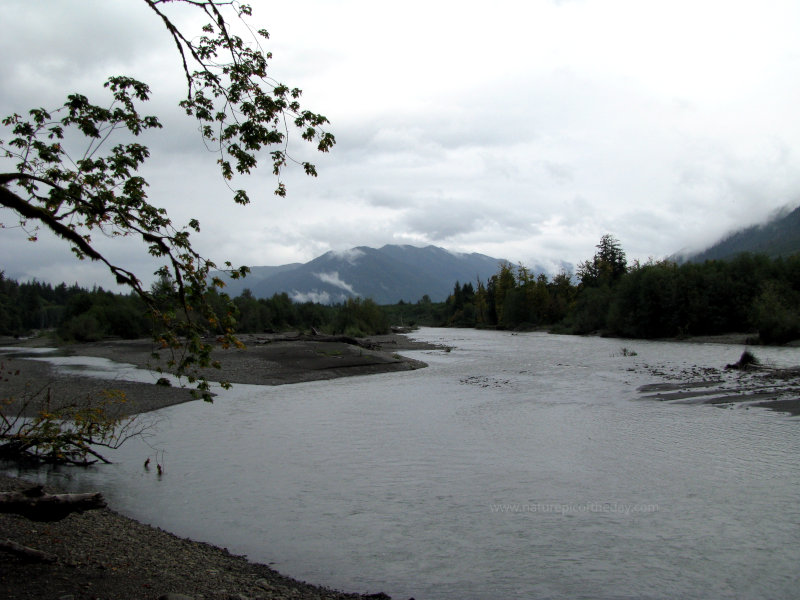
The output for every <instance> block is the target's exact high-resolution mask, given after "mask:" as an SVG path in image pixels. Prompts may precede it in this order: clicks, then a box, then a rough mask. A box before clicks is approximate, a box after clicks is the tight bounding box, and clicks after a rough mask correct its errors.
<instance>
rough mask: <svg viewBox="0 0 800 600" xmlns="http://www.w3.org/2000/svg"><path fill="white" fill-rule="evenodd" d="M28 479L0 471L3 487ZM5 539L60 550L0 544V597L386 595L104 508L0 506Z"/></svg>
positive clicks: (220, 599)
mask: <svg viewBox="0 0 800 600" xmlns="http://www.w3.org/2000/svg"><path fill="white" fill-rule="evenodd" d="M29 486H30V484H29V483H27V482H25V481H22V480H20V479H15V478H11V477H6V476H2V475H0V490H3V491H16V490H23V489H25V488H26V487H29ZM46 491H48V492H51V493H53V492H58V491H59V490H52V489H47V490H46ZM3 539H10V540H13V541H15V542H17V543H18V544H22V545H24V546H28V547H31V548H36V549H39V550H45V551H46V552H47V553H49V554H52V555H55V557H56V558H57V561H56V562H55V563H42V562H32V561H29V560H26V559H23V558H19V557H17V556H15V555H12V554H10V553H4V552H0V597H2V598H5V599H6V600H151V599H152V600H155V599H158V598H162V597H167V598H170V599H172V600H188V599H194V600H200V599H203V600H247V599H249V600H257V599H271V600H284V599H292V600H312V599H313V600H345V599H351V600H356V599H363V600H366V599H368V598H372V599H374V600H377V599H381V598H382V599H384V600H385V599H387V598H388V596H386V595H384V594H381V593H380V592H377V593H372V594H368V595H359V594H348V593H342V592H337V591H335V590H330V589H326V588H321V587H317V586H313V585H309V584H306V583H303V582H300V581H295V580H293V579H290V578H288V577H284V576H282V575H280V574H279V573H277V572H276V571H274V570H273V569H271V568H270V567H268V566H266V565H260V564H255V563H251V562H249V561H248V560H247V559H246V558H245V557H242V556H235V555H233V554H230V553H229V552H228V551H227V550H226V549H224V548H217V547H215V546H211V545H209V544H205V543H200V542H194V541H191V540H187V539H182V538H179V537H177V536H174V535H172V534H171V533H167V532H166V531H163V530H161V529H156V528H153V527H150V526H147V525H143V524H141V523H138V522H137V521H134V520H133V519H129V518H127V517H124V516H122V515H120V514H117V513H115V512H114V511H113V510H110V509H108V508H104V509H100V510H92V511H89V512H85V513H83V514H72V515H70V516H68V517H67V518H65V519H64V520H62V521H58V522H55V523H38V522H35V521H30V520H28V519H26V518H24V517H20V516H16V515H7V514H0V540H3ZM170 594H172V595H170Z"/></svg>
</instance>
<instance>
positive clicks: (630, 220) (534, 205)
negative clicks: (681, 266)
mask: <svg viewBox="0 0 800 600" xmlns="http://www.w3.org/2000/svg"><path fill="white" fill-rule="evenodd" d="M410 1H411V4H410V5H408V6H407V7H406V8H407V10H406V11H402V12H401V13H398V12H397V11H394V12H393V13H392V15H391V18H381V19H378V20H377V21H376V20H375V18H376V17H380V16H381V15H382V12H383V11H384V10H390V7H389V6H388V5H387V6H386V7H384V6H383V5H380V6H379V5H376V4H375V3H369V4H367V3H366V1H365V0H343V2H341V3H335V6H334V5H333V4H334V3H326V2H322V1H321V0H320V1H317V0H315V1H314V2H311V4H308V5H303V6H302V7H301V6H299V5H291V4H285V5H271V6H269V7H262V6H260V5H258V4H256V5H255V6H254V10H255V11H256V19H257V22H256V26H259V27H260V26H265V27H266V28H267V29H268V30H269V31H270V32H271V33H272V39H271V41H270V48H269V49H271V50H273V52H274V54H275V58H274V59H273V61H272V65H273V75H274V76H275V77H276V78H277V79H279V80H281V81H286V82H288V83H289V84H290V85H298V86H300V87H301V88H303V89H304V90H305V94H304V96H303V98H304V101H305V102H306V103H307V104H308V106H309V107H310V108H312V109H314V110H319V111H321V112H323V113H324V114H326V115H327V116H328V117H329V118H330V119H331V121H332V125H331V129H332V131H333V132H334V133H335V134H336V136H337V139H338V141H339V143H338V145H337V146H336V148H335V149H334V151H333V153H331V154H330V155H325V156H322V155H315V154H316V153H314V152H313V151H312V150H310V149H308V148H306V147H304V145H303V144H301V143H299V141H297V140H293V141H292V142H291V144H290V147H289V150H290V151H291V152H292V153H293V154H295V155H296V156H297V157H298V158H299V159H301V160H308V159H311V160H312V161H313V162H315V163H316V164H317V166H318V169H319V173H320V176H319V178H317V179H311V178H307V177H305V176H304V175H302V174H300V173H297V172H287V173H286V174H285V175H284V180H285V182H286V183H287V185H288V188H289V197H288V198H287V199H280V198H276V197H275V196H274V195H273V194H272V191H273V189H274V187H275V183H276V182H275V179H274V177H273V176H272V175H271V173H270V172H269V169H262V172H259V173H257V174H256V175H255V176H253V177H249V178H246V179H241V180H237V181H235V182H234V185H235V186H237V187H238V186H246V187H247V189H248V192H249V194H250V196H251V199H252V200H253V203H252V205H251V206H249V207H246V208H242V207H238V206H234V205H233V204H232V203H231V201H230V195H231V192H230V191H229V190H228V189H227V187H226V186H225V184H224V182H222V181H221V179H220V177H219V174H218V172H217V170H216V169H217V167H216V165H215V157H214V155H213V154H209V153H208V152H207V151H206V150H205V149H204V148H203V146H202V143H201V142H200V138H199V135H198V133H197V129H196V125H195V124H194V123H193V122H192V121H191V120H188V119H187V118H186V117H185V116H184V115H182V114H181V111H180V110H179V109H177V107H176V104H177V102H178V100H179V99H180V97H181V95H182V94H183V81H182V79H181V73H180V65H179V63H178V61H177V55H176V54H175V50H174V48H173V47H172V42H171V40H170V39H169V36H168V35H166V33H165V32H164V31H163V26H162V24H161V23H159V22H157V20H155V19H154V18H153V17H152V15H150V14H149V9H148V8H147V7H146V5H145V4H144V3H143V2H141V1H140V0H117V1H115V2H108V1H100V0H91V1H89V0H87V1H85V2H80V3H76V2H74V0H52V1H51V2H48V4H47V9H46V10H45V9H43V8H42V5H41V3H34V2H29V1H28V0H7V2H5V3H4V9H3V10H4V19H5V20H6V22H11V23H14V24H15V26H14V27H12V28H9V29H8V31H7V32H6V35H4V37H3V38H2V39H0V52H1V53H2V55H3V56H4V57H11V59H8V58H7V59H6V60H4V61H3V62H2V63H0V83H1V84H2V86H3V91H4V93H3V95H2V97H0V114H3V115H5V114H8V113H9V112H12V111H17V112H22V111H24V110H26V109H27V108H29V107H32V106H39V105H45V106H53V105H57V104H58V103H60V102H62V101H63V99H64V97H65V96H66V94H67V93H70V92H73V91H78V90H80V91H82V92H83V93H85V94H87V95H88V96H90V97H91V98H95V97H100V96H101V94H102V91H101V89H100V85H101V84H102V81H103V80H104V79H105V78H106V77H107V76H108V75H110V74H112V73H117V72H121V73H129V74H132V75H136V76H138V77H140V78H141V79H143V80H145V81H147V82H148V83H150V84H151V87H152V88H153V91H154V94H153V99H152V102H151V103H150V106H149V107H147V110H148V111H149V112H154V113H156V114H158V115H159V116H160V118H161V120H162V122H163V123H164V124H165V129H164V130H162V131H159V132H153V133H152V135H150V134H149V135H148V136H147V137H146V139H145V140H144V143H146V144H147V145H148V146H150V148H151V150H152V159H151V160H150V162H149V163H148V165H147V166H146V168H145V170H144V174H145V176H146V177H147V179H148V181H149V182H150V184H151V186H150V188H149V195H150V197H151V199H152V201H153V202H154V203H156V204H158V205H160V206H164V207H165V208H167V209H168V210H169V211H170V214H171V215H172V216H173V220H174V221H175V222H176V223H177V224H181V223H185V222H186V221H188V219H190V218H193V217H197V218H199V219H200V222H201V226H202V231H201V233H200V234H199V235H196V236H193V237H194V239H195V240H196V244H197V246H198V248H199V249H200V250H201V252H203V253H204V254H206V255H209V256H211V257H213V258H214V259H215V260H216V261H217V262H221V261H222V260H226V259H230V260H231V261H232V262H234V263H236V264H282V263H288V262H295V261H307V260H310V259H311V258H313V257H314V256H317V255H319V254H322V253H324V252H326V251H327V250H331V249H336V250H344V249H347V248H349V247H352V246H358V245H370V246H381V245H383V244H385V243H412V244H420V245H424V244H428V243H435V244H439V245H444V246H446V247H448V248H452V249H453V250H459V251H470V252H471V251H479V252H485V253H487V254H492V255H494V256H499V257H504V258H509V259H511V260H512V261H522V262H529V263H533V262H545V261H550V262H551V263H552V264H557V263H558V261H560V260H562V259H563V260H568V261H572V262H575V261H578V260H582V259H585V258H588V257H590V256H591V255H592V253H593V252H594V245H595V244H596V243H597V241H598V240H599V238H600V236H601V235H602V234H604V233H606V232H610V233H614V234H615V235H616V236H617V237H618V238H619V239H620V240H621V241H622V243H623V246H624V247H625V248H626V250H628V252H629V254H631V255H635V256H638V257H641V258H643V259H646V258H647V257H648V256H651V255H652V256H656V257H658V256H665V255H668V254H671V253H672V252H674V251H676V250H678V249H680V248H684V247H690V246H692V247H696V246H699V245H702V244H703V243H710V242H712V241H714V239H715V238H717V237H718V236H720V235H722V234H724V233H725V232H726V231H728V230H729V229H731V228H733V227H736V226H738V225H745V224H747V223H749V222H751V221H758V220H761V219H763V218H765V217H766V215H768V214H769V213H770V211H773V210H775V209H776V208H777V207H779V206H784V205H787V204H792V203H794V204H797V203H800V176H798V175H797V174H798V173H800V156H798V154H797V152H796V151H795V150H794V148H797V147H798V146H799V145H800V128H798V126H797V125H796V122H797V120H796V118H795V112H796V107H795V99H796V98H797V97H798V96H800V80H799V79H798V78H797V77H796V73H797V70H798V67H800V64H798V63H800V59H798V57H799V56H800V41H798V38H797V36H796V32H795V31H794V30H793V27H792V25H791V24H792V23H796V22H797V19H798V18H800V7H798V6H797V5H796V3H794V2H792V1H790V0H785V1H784V0H775V2H770V3H767V4H764V5H759V6H758V7H756V6H755V5H754V4H753V5H751V6H747V3H741V4H736V5H731V4H730V3H725V2H722V1H721V0H720V1H718V0H711V1H710V2H709V3H703V4H702V5H698V4H697V3H693V2H689V1H688V0H674V1H671V2H666V1H663V2H662V1H658V2H651V3H631V2H626V1H623V0H604V1H603V2H600V1H598V0H582V1H577V0H576V1H556V2H550V1H545V0H542V1H541V2H514V1H511V0H500V1H499V3H498V4H497V5H492V7H489V8H487V6H486V5H479V4H477V3H474V2H471V1H467V2H459V3H455V2H449V1H445V2H442V3H435V4H434V5H431V4H430V3H426V4H424V5H423V4H422V3H421V2H417V1H416V0H410ZM171 8H174V9H175V14H176V15H178V14H181V11H179V10H177V8H178V7H171ZM367 9H369V10H367ZM423 9H424V11H425V15H426V19H425V20H420V19H418V18H417V17H416V15H418V14H421V13H420V11H422V10H423ZM308 11H311V12H314V14H316V15H318V17H317V18H316V19H314V20H313V22H309V20H308V19H304V18H302V17H303V15H305V14H307V13H308ZM453 11H457V14H458V15H459V21H458V24H455V23H454V22H453V21H452V14H454V13H453ZM365 15H372V17H373V19H372V20H371V21H369V22H366V21H364V19H366V16H365ZM508 15H514V16H515V18H514V19H509V18H508ZM187 23H188V22H187ZM376 23H378V25H376ZM196 25H197V22H195V21H193V22H192V23H191V24H190V26H191V27H195V26H196ZM195 31H196V29H195ZM331 31H335V32H336V35H330V32H331ZM745 34H746V37H747V39H748V40H749V43H748V44H742V43H741V39H743V36H744V35H745ZM409 36H411V37H412V38H413V40H414V44H408V43H407V40H408V39H409ZM677 39H680V40H681V43H680V44H678V45H676V44H675V40H677ZM43 40H46V43H42V42H43ZM86 40H91V41H92V43H91V44H87V43H86ZM4 135H5V134H4ZM0 220H3V221H4V222H5V223H6V224H10V223H12V221H13V219H11V220H9V218H8V216H7V215H0ZM103 247H104V249H106V250H107V251H108V252H110V253H112V255H113V256H115V257H118V258H120V259H121V260H125V261H126V262H129V263H130V264H132V265H133V266H135V267H136V268H138V269H140V270H141V272H142V273H143V274H144V276H149V273H150V272H152V270H153V269H154V265H153V264H152V262H150V261H149V259H148V257H147V256H146V252H144V251H143V249H142V248H141V246H139V245H138V244H137V243H136V242H135V241H133V240H128V241H121V242H120V241H116V240H113V241H107V240H103ZM22 249H24V250H22ZM0 252H2V256H4V257H14V260H13V262H12V261H10V260H9V259H6V264H3V265H0V269H5V270H6V272H7V273H8V274H19V276H21V277H24V276H28V277H31V276H36V277H39V278H49V277H56V278H58V277H59V276H61V277H63V278H65V279H68V280H71V278H73V277H74V278H75V279H78V280H81V282H83V283H91V282H92V281H98V282H101V283H103V282H107V279H104V278H103V277H104V275H103V273H102V269H100V268H99V267H98V266H96V265H95V266H92V265H88V266H87V264H81V263H76V261H74V259H73V258H72V257H71V256H70V255H69V254H68V253H65V252H64V250H63V244H62V243H61V242H60V241H58V240H52V239H50V240H46V239H45V238H44V237H43V241H41V242H39V243H37V244H33V245H28V244H27V243H26V242H25V241H24V236H23V235H21V234H20V233H19V232H17V233H15V232H14V231H13V230H4V231H1V232H0Z"/></svg>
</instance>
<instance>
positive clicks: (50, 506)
mask: <svg viewBox="0 0 800 600" xmlns="http://www.w3.org/2000/svg"><path fill="white" fill-rule="evenodd" d="M105 506H106V501H105V499H104V498H103V495H102V494H101V493H100V492H89V493H85V494H45V493H44V491H43V490H42V486H40V485H37V486H35V487H32V488H30V489H27V490H24V491H22V492H0V512H2V513H14V514H17V515H22V516H24V517H27V518H28V519H31V520H32V521H60V520H61V519H63V518H65V517H66V516H68V515H70V514H72V513H74V512H77V513H81V512H84V511H87V510H95V509H98V508H104V507H105Z"/></svg>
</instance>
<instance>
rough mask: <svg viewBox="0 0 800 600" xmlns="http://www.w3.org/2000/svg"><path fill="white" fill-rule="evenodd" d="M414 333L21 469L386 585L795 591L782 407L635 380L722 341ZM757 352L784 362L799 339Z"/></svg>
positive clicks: (353, 581) (726, 353)
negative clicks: (317, 370)
mask: <svg viewBox="0 0 800 600" xmlns="http://www.w3.org/2000/svg"><path fill="white" fill-rule="evenodd" d="M412 337H414V338H417V339H422V340H427V341H434V342H442V343H446V344H449V345H451V346H452V347H453V349H452V351H449V352H446V351H440V350H436V351H426V352H407V353H406V354H408V355H411V356H413V357H415V358H419V359H421V360H424V361H426V362H427V363H429V365H430V366H429V368H427V369H422V370H418V371H410V372H405V373H392V374H385V375H377V376H369V377H354V378H345V379H338V380H333V381H324V382H311V383H303V384H296V385H289V386H281V387H260V386H245V385H237V386H235V387H234V389H233V390H231V391H229V392H221V395H220V397H219V398H218V399H217V400H215V402H214V403H213V404H205V403H199V402H193V403H189V404H183V405H178V406H173V407H169V408H166V409H163V410H160V411H157V412H156V413H151V416H152V417H154V418H156V419H157V420H158V423H157V431H156V433H155V434H154V435H153V436H152V437H151V438H149V439H148V440H147V444H145V443H144V442H142V441H139V440H134V441H132V442H130V443H128V444H126V445H125V446H123V448H121V449H120V450H119V451H118V452H117V453H116V454H115V455H114V458H115V459H116V461H117V462H116V463H115V464H114V465H111V466H102V467H97V468H90V469H87V470H81V469H61V470H56V471H50V472H47V473H42V474H40V476H41V477H43V478H45V479H47V478H49V479H51V480H57V481H58V483H59V484H61V485H68V486H71V487H75V488H78V487H80V488H83V489H86V488H96V489H99V490H102V491H103V492H104V494H105V495H106V496H107V498H108V500H109V504H110V505H111V506H112V507H113V508H115V509H116V510H118V511H120V512H122V513H124V514H127V515H129V516H132V517H135V518H137V519H139V520H141V521H144V522H147V523H151V524H153V525H156V526H159V527H162V528H164V529H167V530H169V531H172V532H174V533H177V534H179V535H182V536H188V537H192V538H195V539H199V540H203V541H208V542H211V543H214V544H217V545H221V546H225V547H227V548H228V549H230V550H231V551H232V552H234V553H238V554H247V555H248V556H249V558H250V559H252V560H255V561H258V562H267V563H270V564H272V565H273V566H274V567H275V568H277V569H278V570H279V571H281V572H283V573H284V574H286V575H290V576H293V577H295V578H299V579H303V580H307V581H310V582H313V583H318V584H323V585H326V586H329V587H334V588H338V589H343V590H346V591H358V592H369V593H375V592H378V591H383V592H386V593H388V594H390V595H391V596H393V597H394V598H396V599H397V598H409V597H411V596H413V597H415V598H416V599H417V600H423V599H457V598H458V599H462V598H476V599H477V598H488V599H493V598H496V599H501V598H503V599H506V598H663V597H672V598H677V597H681V598H790V597H797V596H798V594H800V591H798V590H800V572H798V569H797V566H798V564H800V504H799V503H798V499H800V460H798V457H800V421H799V420H798V419H797V418H792V417H788V416H786V415H783V414H780V413H776V412H771V411H768V410H766V409H760V408H749V409H747V408H746V407H744V406H739V407H736V408H728V409H723V408H719V407H712V406H705V405H686V404H675V403H666V402H657V401H652V400H645V399H642V398H641V394H639V393H638V392H637V388H638V387H639V386H640V385H643V384H648V383H657V382H659V381H662V379H660V378H659V377H658V376H656V375H653V374H652V373H653V371H654V370H657V371H660V372H663V373H667V374H669V373H671V372H677V371H680V370H682V369H684V368H689V367H720V366H722V365H725V364H726V363H730V362H734V361H736V360H737V359H738V357H739V355H740V354H741V352H742V347H741V346H728V345H719V344H688V343H669V342H643V341H621V340H613V339H602V338H584V337H575V336H556V335H548V334H543V333H530V334H512V333H507V332H486V331H483V332H482V331H473V330H450V329H447V330H446V329H423V330H421V331H419V332H416V333H415V334H413V335H412ZM623 346H626V347H627V349H628V350H633V351H635V353H636V356H624V354H626V353H625V352H622V347H623ZM755 354H756V355H757V356H759V357H760V358H761V359H762V360H766V361H768V362H771V363H773V364H776V365H782V366H783V365H792V364H794V365H796V364H800V349H767V348H764V349H762V348H759V349H756V350H755ZM89 362H90V363H91V362H92V361H89ZM94 364H98V365H100V367H102V368H108V364H102V363H94ZM63 368H75V365H64V366H63ZM125 373H126V375H125V377H126V378H130V377H135V376H136V375H135V371H134V370H132V369H127V370H126V371H125ZM106 375H107V373H106ZM147 377H150V376H149V375H147ZM148 444H149V445H148ZM154 448H155V449H158V450H163V451H164V452H163V454H162V453H159V454H158V455H156V454H155V451H154ZM146 456H153V457H154V459H155V458H158V460H159V461H160V462H162V463H163V466H164V469H165V473H164V475H163V476H162V477H158V476H157V475H156V474H155V472H154V470H152V469H151V470H149V471H145V470H144V468H143V467H142V463H143V461H144V459H145V457H146Z"/></svg>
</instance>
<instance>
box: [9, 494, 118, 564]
mask: <svg viewBox="0 0 800 600" xmlns="http://www.w3.org/2000/svg"><path fill="white" fill-rule="evenodd" d="M105 505H106V501H105V499H104V498H103V495H102V494H101V493H100V492H90V493H88V494H45V493H44V489H43V488H42V486H41V485H37V486H34V487H32V488H29V489H27V490H23V491H21V492H0V513H13V514H17V515H22V516H24V517H27V518H28V519H31V520H32V521H60V520H61V519H63V518H65V517H66V516H67V515H70V514H72V513H74V512H77V513H81V512H84V511H87V510H95V509H98V508H104V507H105ZM0 551H3V552H10V553H11V554H14V555H16V556H19V557H20V558H23V559H25V560H29V561H36V562H56V560H57V559H56V557H55V556H54V555H52V554H48V553H47V552H42V551H41V550H37V549H35V548H29V547H28V546H23V545H22V544H18V543H17V542H15V541H13V540H9V539H5V540H3V539H0Z"/></svg>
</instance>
